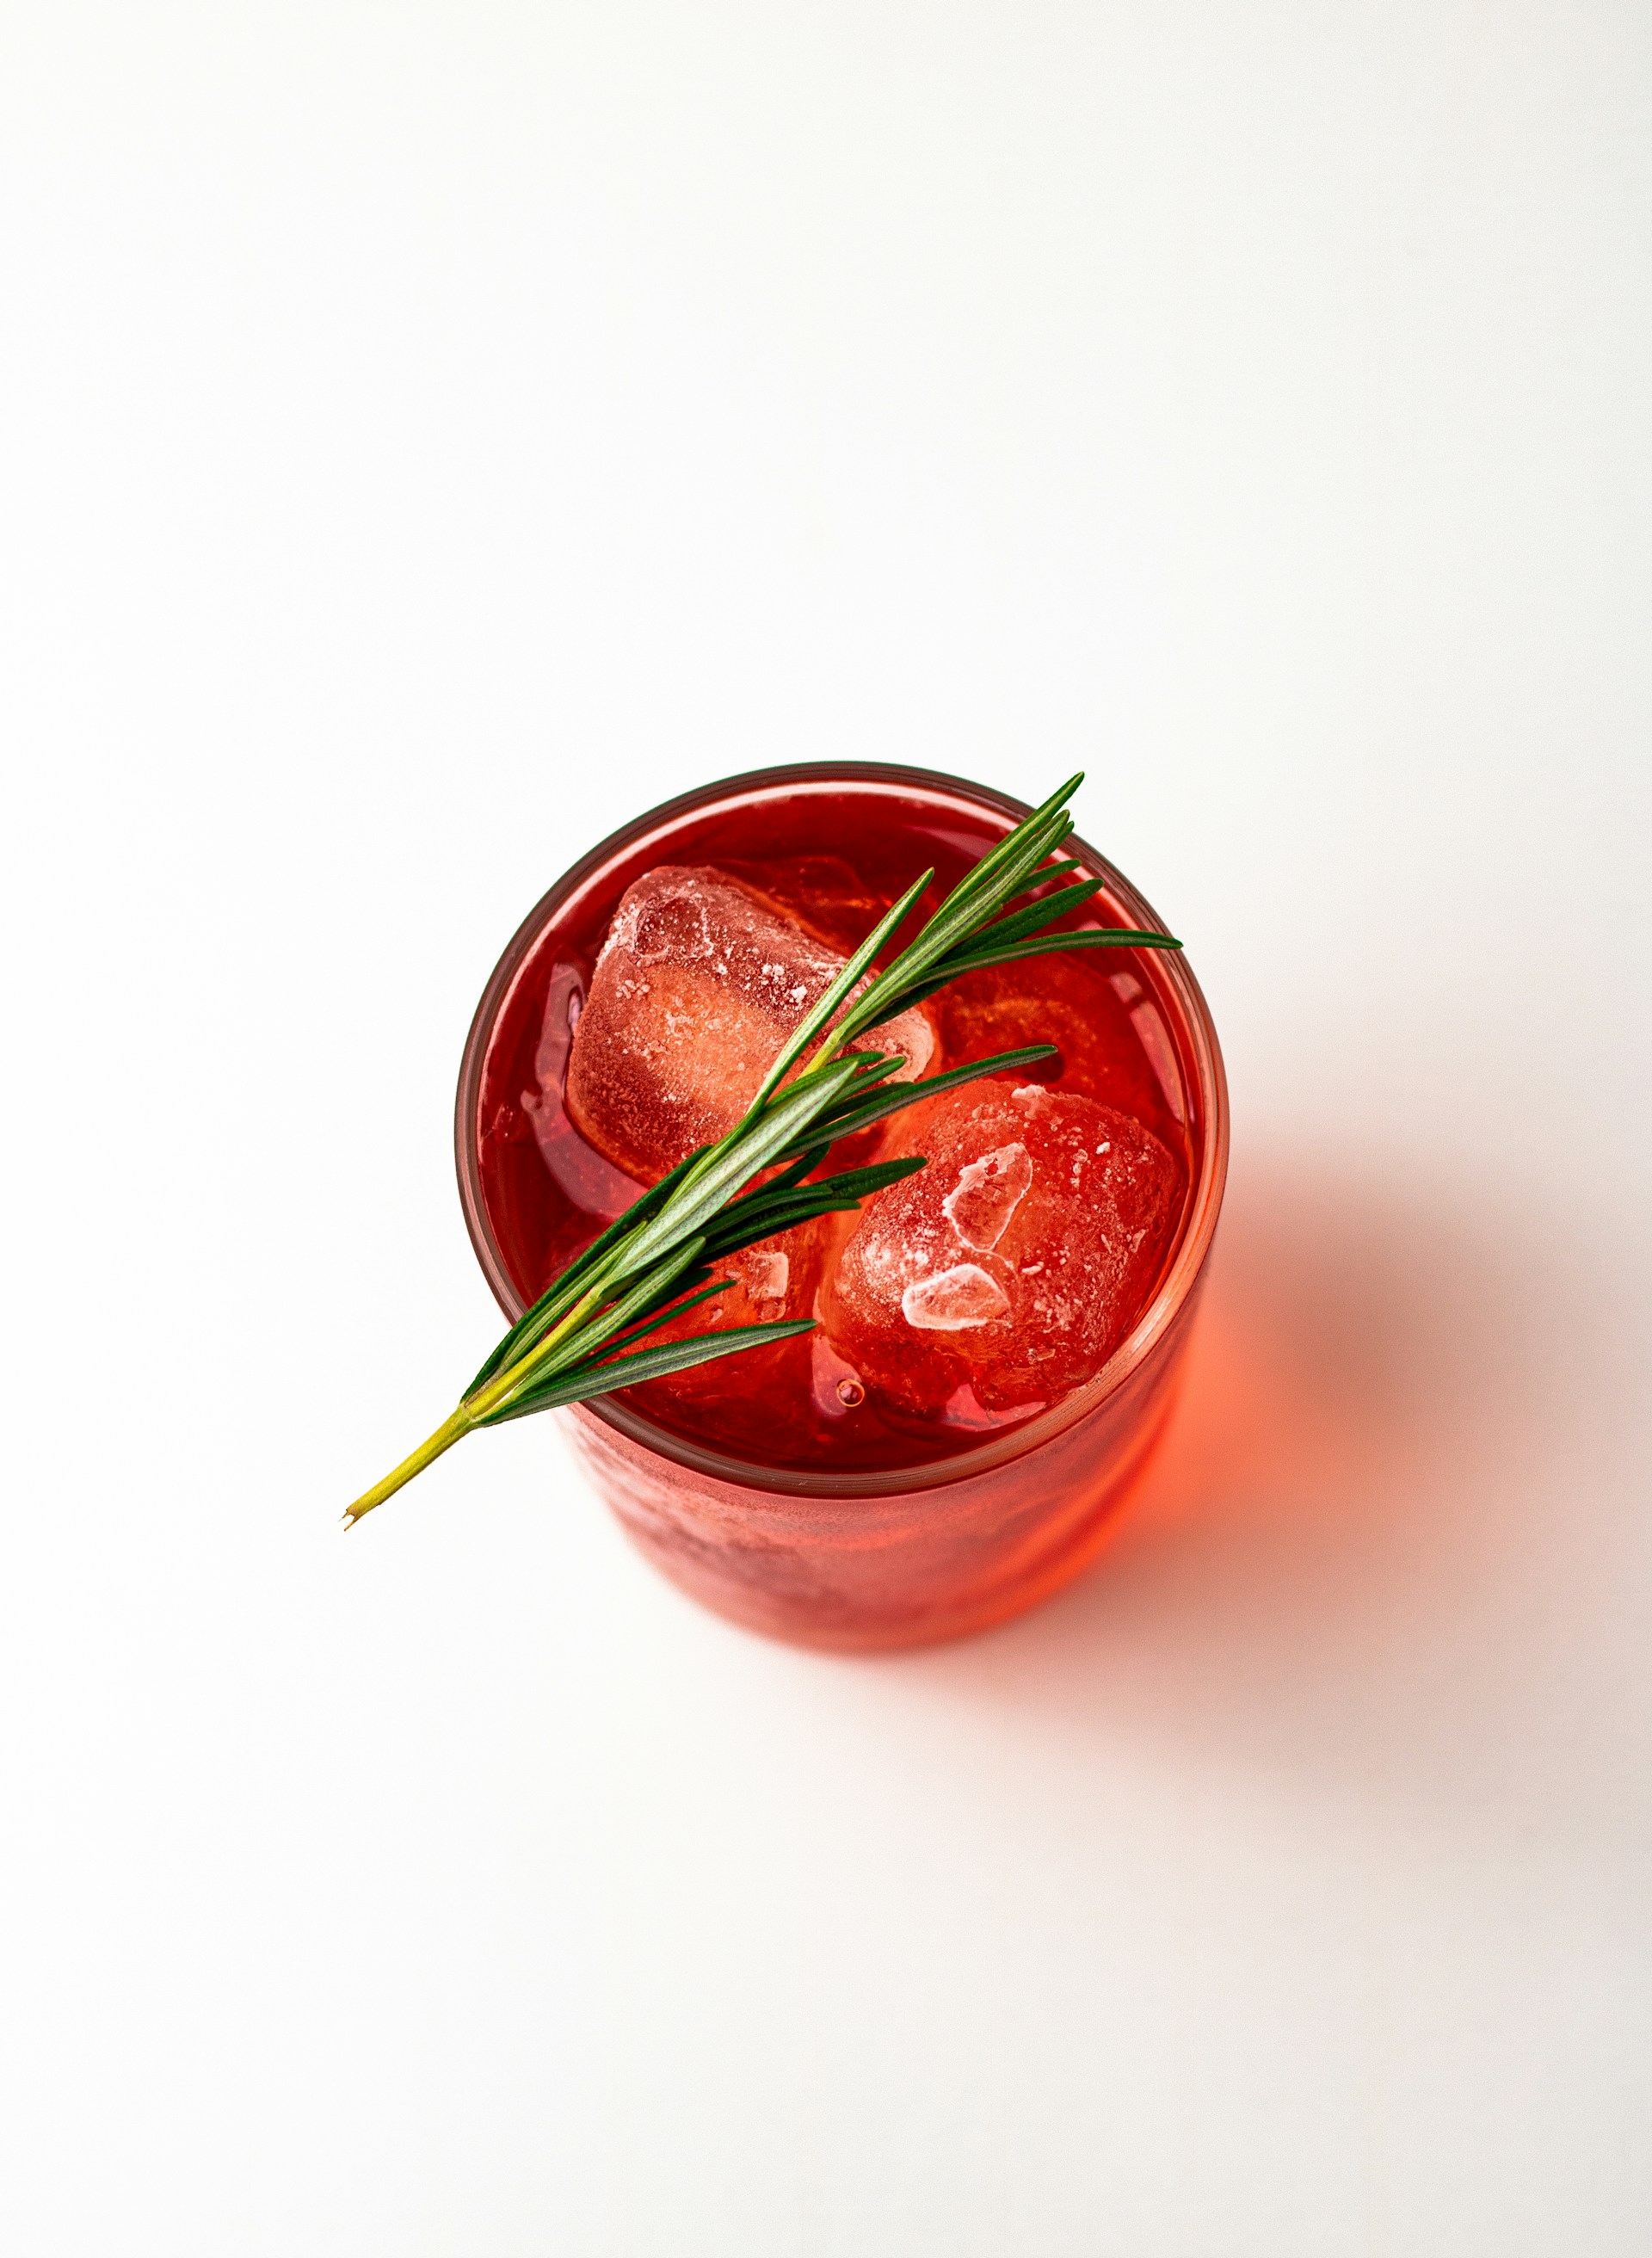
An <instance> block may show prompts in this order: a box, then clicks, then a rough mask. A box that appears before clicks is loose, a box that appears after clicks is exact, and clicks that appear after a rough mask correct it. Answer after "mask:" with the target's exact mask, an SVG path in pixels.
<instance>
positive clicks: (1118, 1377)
mask: <svg viewBox="0 0 1652 2258" xmlns="http://www.w3.org/2000/svg"><path fill="white" fill-rule="evenodd" d="M846 795H847V796H848V797H849V798H851V799H853V800H854V803H855V804H856V806H857V808H858V806H859V805H860V803H861V802H862V801H864V803H865V816H864V820H865V821H866V823H867V824H868V825H869V826H870V825H880V826H884V827H888V826H890V825H897V824H899V823H901V822H903V821H905V822H907V823H909V824H911V825H913V826H914V827H921V828H924V829H925V830H926V831H927V832H928V833H929V834H932V835H933V836H936V837H939V838H954V839H958V838H965V839H968V841H970V842H971V846H970V851H971V852H973V853H979V852H981V851H982V845H983V844H986V843H990V841H991V840H992V839H994V838H997V837H1002V836H1003V834H1004V833H1005V832H1006V831H1008V830H1010V828H1011V827H1012V826H1013V825H1014V824H1015V823H1017V821H1019V820H1020V819H1021V818H1022V817H1023V816H1025V814H1026V813H1028V810H1027V809H1026V807H1025V806H1023V805H1022V803H1021V802H1019V801H1018V800H1015V799H1010V798H1008V797H1007V796H1006V795H1004V794H1003V793H1002V792H993V791H990V790H989V789H987V788H986V787H985V786H983V785H975V784H969V783H967V782H964V781H963V780H961V779H960V778H954V777H947V776H942V775H938V774H934V773H932V772H931V771H929V770H919V769H908V768H897V767H892V766H886V765H883V764H882V763H863V762H837V763H819V764H809V765H805V766H798V767H795V768H777V769H769V770H762V771H759V772H757V773H755V774H751V775H747V776H740V777H734V778H729V779H728V780H727V781H726V782H724V783H721V784H717V785H708V786H706V787H705V788H704V789H703V790H701V791H698V792H690V793H688V794H685V795H684V797H683V798H681V799H674V800H671V801H670V802H668V803H667V804H666V805H665V806H663V807H658V808H656V809H654V810H652V811H651V812H650V813H648V814H646V815H642V816H640V817H638V818H637V820H635V822H633V823H629V824H627V825H626V826H625V827H624V828H623V829H622V830H620V831H618V832H616V833H614V834H613V837H611V838H609V839H606V840H605V841H603V842H602V844H601V845H600V846H599V847H597V848H595V849H593V850H592V852H591V853H590V854H589V855H587V856H585V857H584V858H583V860H581V861H580V862H578V863H576V864H575V865H574V867H573V868H572V870H570V871H569V872H568V873H567V874H566V876H565V877H562V878H560V879H559V880H558V881H557V884H555V885H554V886H553V887H552V888H551V889H550V891H549V893H547V894H546V895H545V897H544V898H543V899H542V901H541V902H540V903H539V904H538V905H536V907H535V909H534V910H533V912H531V914H530V915H529V916H528V918H527V920H525V921H524V923H523V924H522V926H521V928H520V930H519V931H518V932H517V934H516V935H515V937H514V939H513V941H511V943H510V946H509V947H508V948H507V949H506V951H505V954H504V955H503V956H502V957H501V958H500V962H499V964H498V966H497V967H496V968H495V969H494V972H493V977H492V978H491V979H490V981H489V982H488V983H487V987H486V991H484V994H483V997H482V1000H481V1002H480V1004H479V1006H478V1008H477V1012H476V1017H475V1019H474V1021H473V1022H472V1024H471V1032H470V1037H469V1040H468V1041H467V1042H466V1044H465V1047H464V1061H463V1063H462V1066H461V1068H460V1073H459V1087H458V1101H457V1113H456V1121H455V1142H456V1150H457V1163H458V1176H459V1191H460V1196H461V1198H462V1200H463V1203H464V1217H465V1221H466V1224H467V1225H468V1226H469V1229H470V1233H471V1243H472V1244H473V1246H475V1249H476V1253H477V1258H478V1260H479V1262H480V1263H481V1266H482V1268H483V1271H484V1273H485V1274H486V1277H487V1281H488V1283H489V1284H490V1286H491V1287H492V1288H493V1293H494V1295H495V1296H496V1298H497V1299H498V1301H499V1303H500V1308H501V1309H502V1310H504V1311H505V1312H506V1315H507V1317H510V1318H512V1319H514V1318H515V1317H519V1316H520V1315H521V1312H522V1310H523V1309H524V1307H525V1306H526V1305H527V1303H528V1299H530V1298H531V1296H532V1293H533V1291H534V1290H535V1282H533V1281H531V1280H529V1281H522V1280H519V1279H518V1278H517V1277H516V1276H515V1275H513V1270H512V1267H511V1263H510V1261H509V1260H507V1253H506V1245H507V1243H508V1237H509V1233H508V1230H507V1232H505V1233H504V1234H503V1235H501V1232H500V1230H499V1228H498V1227H497V1225H498V1224H499V1222H500V1218H496V1217H495V1216H494V1215H493V1214H491V1213H490V1211H489V1205H488V1200H487V1196H486V1187H485V1172H484V1169H483V1166H482V1157H481V1154H482V1141H483V1139H484V1136H485V1135H486V1133H488V1125H489V1120H490V1118H493V1110H494V1096H495V1092H494V1090H493V1089H491V1088H490V1061H491V1059H492V1058H493V1054H494V1052H495V1050H496V1048H497V1047H500V1043H501V1030H502V1029H507V1026H508V1023H509V1021H510V1019H511V1014H512V1008H513V1001H514V999H520V998H522V997H524V996H525V995H528V994H529V992H530V991H531V992H532V993H535V994H536V993H537V992H539V991H541V990H542V989H543V988H544V987H545V985H546V983H547V982H548V979H549V978H551V977H554V976H555V968H556V966H557V962H558V960H559V957H560V956H566V955H569V954H570V952H572V951H574V950H575V949H576V948H578V946H580V945H582V944H581V943H580V942H579V941H578V940H577V938H576V937H577V936H585V937H586V939H585V943H584V944H583V945H585V946H587V947H588V937H589V935H590V934H592V932H593V931H595V932H599V931H600V928H601V927H602V926H603V925H606V919H607V917H608V916H609V915H610V914H611V913H612V911H613V907H614V905H616V904H617V902H618V900H619V898H620V895H621V894H622V893H623V892H624V891H625V889H626V887H627V886H628V885H629V884H631V883H632V881H633V880H634V879H635V878H636V877H639V876H640V875H641V874H642V871H644V870H649V869H650V868H652V867H653V866H654V865H655V864H656V863H664V862H678V863H684V862H686V863H692V862H697V861H705V860H714V859H716V858H717V856H719V855H722V856H729V855H731V854H737V853H738V852H739V850H740V847H741V841H742V838H743V836H744V835H745V834H746V833H747V832H748V831H749V830H750V829H751V828H752V827H754V826H757V827H762V826H764V825H767V826H769V827H772V826H773V824H774V823H775V821H776V820H781V821H783V822H791V823H792V824H793V827H794V828H795V829H796V831H797V834H798V836H799V837H800V838H807V837H808V836H809V834H810V830H811V823H812V811H814V812H816V813H818V812H819V811H821V810H824V809H826V807H828V806H837V807H838V808H839V810H840V809H841V806H842V803H843V800H844V798H845V796H846ZM1062 852H1063V854H1064V855H1069V854H1070V855H1072V856H1075V857H1076V858H1077V859H1078V860H1079V861H1080V862H1081V863H1082V864H1083V866H1084V874H1085V875H1086V876H1089V877H1099V878H1100V879H1102V880H1103V893H1102V894H1101V895H1100V896H1099V897H1098V898H1097V901H1096V905H1095V906H1096V907H1097V909H1098V910H1099V912H1101V914H1102V916H1103V918H1104V920H1106V921H1109V922H1113V923H1117V924H1120V925H1125V926H1131V927H1137V928H1138V929H1141V930H1158V931H1164V930H1166V927H1164V925H1163V924H1162V921H1161V920H1159V917H1158V916H1157V915H1156V913H1155V912H1154V911H1153V910H1152V907H1151V906H1150V905H1148V904H1147V903H1146V902H1145V900H1144V899H1143V898H1142V897H1141V895H1140V894H1138V892H1137V891H1136V890H1135V889H1134V887H1132V886H1131V884H1130V883H1129V882H1128V880H1127V879H1125V878H1124V877H1122V876H1121V874H1120V873H1119V872H1118V871H1117V870H1114V869H1113V868H1112V866H1111V865H1110V863H1107V862H1105V861H1104V860H1103V857H1102V856H1099V855H1097V854H1096V853H1095V851H1094V849H1091V848H1089V847H1087V846H1086V845H1085V844H1084V843H1083V842H1082V841H1078V840H1073V841H1068V842H1067V845H1066V846H1065V847H1064V848H1063V849H1062ZM920 866H921V863H920ZM1130 962H1131V969H1132V971H1133V973H1134V975H1135V976H1136V978H1137V979H1138V981H1139V983H1141V986H1142V990H1143V998H1142V1005H1141V1006H1140V1009H1141V1011H1142V1012H1144V1013H1145V1019H1146V1022H1147V1025H1148V1028H1149V1030H1150V1032H1151V1035H1152V1040H1151V1043H1150V1045H1149V1048H1150V1050H1151V1053H1152V1058H1153V1063H1154V1066H1155V1069H1156V1070H1157V1072H1158V1075H1159V1081H1160V1083H1162V1084H1163V1085H1164V1087H1165V1089H1166V1092H1167V1094H1168V1095H1169V1097H1170V1099H1171V1103H1172V1104H1173V1108H1174V1109H1175V1110H1176V1111H1178V1113H1179V1116H1180V1118H1181V1120H1182V1121H1183V1123H1184V1125H1185V1128H1186V1132H1187V1137H1188V1155H1189V1189H1188V1198H1187V1202H1186V1205H1185V1208H1184V1211H1183V1215H1182V1219H1181V1228H1180V1232H1179V1236H1178V1238H1177V1239H1176V1241H1175V1244H1174V1246H1173V1249H1172V1252H1171V1254H1170V1256H1169V1258H1168V1260H1167V1262H1166V1267H1165V1268H1164V1270H1163V1271H1162V1273H1161V1274H1160V1277H1159V1286H1158V1289H1157V1291H1156V1292H1155V1293H1154V1295H1153V1297H1152V1301H1151V1302H1150V1303H1149V1304H1148V1306H1147V1307H1146V1308H1145V1310H1143V1311H1142V1313H1141V1315H1140V1317H1139V1318H1138V1321H1137V1323H1136V1324H1135V1325H1134V1327H1133V1328H1132V1329H1131V1332H1130V1334H1129V1335H1128V1337H1127V1338H1125V1339H1124V1342H1123V1343H1122V1344H1121V1345H1120V1346H1119V1347H1118V1348H1117V1351H1116V1352H1115V1353H1114V1354H1113V1356H1112V1357H1111V1358H1110V1360H1109V1362H1108V1363H1107V1364H1106V1366H1105V1367H1103V1370H1102V1371H1101V1372H1099V1373H1098V1374H1096V1376H1095V1379H1094V1380H1092V1381H1090V1382H1088V1385H1087V1386H1085V1387H1083V1388H1080V1389H1078V1390H1077V1391H1076V1392H1074V1394H1073V1395H1069V1396H1067V1398H1066V1399H1065V1400H1064V1401H1062V1402H1059V1403H1057V1404H1055V1405H1054V1406H1053V1407H1052V1408H1051V1409H1049V1410H1048V1411H1046V1412H1043V1413H1041V1414H1039V1415H1038V1416H1037V1417H1032V1418H1030V1419H1028V1420H1026V1421H1025V1423H1023V1424H1020V1425H1017V1426H1014V1427H1012V1428H1009V1429H1005V1430H1003V1431H999V1432H997V1433H996V1434H991V1435H989V1436H988V1437H987V1438H986V1439H984V1440H983V1441H982V1442H981V1443H980V1444H979V1445H976V1446H975V1447H971V1448H968V1449H965V1450H963V1451H961V1452H959V1453H958V1454H957V1455H955V1456H952V1457H948V1458H942V1459H936V1460H934V1461H932V1462H931V1463H928V1464H925V1465H920V1466H900V1467H897V1468H893V1469H888V1470H883V1471H878V1470H866V1469H863V1468H861V1469H847V1468H846V1469H843V1470H833V1468H831V1467H830V1466H822V1465H820V1464H818V1463H817V1464H813V1465H809V1466H796V1467H788V1466H774V1465H756V1464H749V1463H746V1462H743V1461H742V1460H741V1459H739V1458H737V1457H734V1456H732V1455H730V1454H729V1453H728V1452H725V1451H721V1450H718V1449H713V1448H709V1447H705V1446H704V1445H701V1444H699V1443H697V1442H695V1441H693V1440H691V1439H689V1438H685V1437H684V1436H683V1435H681V1434H678V1433H674V1432H671V1431H667V1430H666V1429H665V1428H663V1427H662V1426H660V1425H659V1424H656V1422H654V1421H653V1420H651V1419H650V1418H649V1417H647V1416H646V1414H645V1413H643V1412H642V1410H641V1409H638V1408H637V1406H636V1405H635V1403H633V1402H628V1401H627V1400H626V1399H625V1398H624V1397H621V1396H617V1395H616V1396H608V1397H604V1398H601V1399H599V1400H598V1401H596V1402H591V1403H583V1404H578V1405H576V1406H574V1407H573V1408H572V1409H570V1410H567V1411H564V1412H556V1413H552V1414H550V1415H549V1416H550V1417H555V1418H558V1419H560V1420H562V1422H563V1423H564V1431H565V1433H566V1434H567V1436H568V1438H569V1439H570V1440H571V1444H572V1446H573V1449H574V1452H575V1454H576V1456H577V1458H578V1460H579V1461H580V1463H581V1464H582V1466H584V1468H585V1472H586V1473H587V1474H588V1475H589V1477H590V1479H591V1480H592V1484H593V1485H594V1487H595V1488H596V1489H597V1491H598V1494H599V1495H600V1496H601V1497H603V1498H604V1499H605V1500H606V1502H607V1504H608V1505H609V1507H610V1508H611V1509H612V1510H613V1512H614V1514H615V1515H616V1516H618V1518H619V1520H620V1524H621V1526H622V1527H623V1528H624V1530H626V1532H627V1535H628V1536H629V1537H631V1538H632V1539H633V1540H634V1541H635V1544H637V1546H638V1547H639V1549H640V1550H641V1551H642V1552H643V1553H644V1554H645V1555H646V1556H647V1557H648V1559H650V1560H651V1561H652V1562H653V1563H654V1565H655V1566H656V1567H657V1568H658V1569H660V1570H661V1571H662V1573H663V1574H665V1575H666V1576H668V1577H670V1580H672V1582H674V1583H675V1584H677V1585H678V1586H680V1587H681V1588H682V1589H683V1590H684V1591H685V1592H687V1593H689V1594H691V1595H692V1597H694V1598H695V1599H697V1600H699V1601H703V1602H704V1603H705V1605H706V1606H707V1607H710V1608H715V1609H716V1610H717V1611H718V1612H719V1613H720V1614H721V1615H727V1616H729V1617H731V1618H732V1619H733V1620H734V1621H735V1622H740V1623H742V1624H745V1625H746V1626H748V1628H750V1629H752V1630H760V1631H763V1632H766V1633H768V1634H769V1635H770V1636H771V1637H778V1638H784V1639H790V1640H792V1641H795V1642H798V1643H799V1644H806V1645H812V1646H820V1647H831V1648H840V1649H847V1650H866V1649H875V1648H886V1647H899V1646H909V1645H918V1644H925V1643H927V1642H930V1641H934V1640H939V1639H949V1638H957V1637H963V1636H964V1635H966V1634H968V1633H969V1632H972V1631H976V1630H983V1629H985V1628H986V1627H988V1626H989V1625H990V1624H993V1623H996V1622H1002V1621H1003V1619H1004V1618H1005V1617H1007V1616H1010V1615H1016V1614H1018V1613H1019V1612H1021V1610H1023V1609H1024V1608H1029V1607H1032V1606H1033V1605H1035V1604H1036V1603H1037V1602H1038V1601H1040V1600H1042V1599H1045V1598H1047V1597H1048V1596H1049V1595H1050V1594H1052V1593H1053V1592H1055V1591H1056V1590H1058V1589H1059V1588H1060V1587H1061V1586H1062V1585H1064V1584H1066V1583H1067V1582H1068V1581H1069V1580H1070V1579H1071V1578H1073V1577H1074V1576H1075V1575H1076V1574H1077V1573H1079V1572H1080V1570H1081V1569H1082V1568H1083V1567H1084V1566H1086V1565H1087V1564H1088V1561H1089V1560H1090V1559H1092V1558H1093V1557H1094V1555H1095V1552H1096V1551H1097V1550H1098V1549H1099V1548H1100V1546H1101V1544H1102V1543H1103V1540H1104V1538H1105V1537H1106V1536H1107V1534H1108V1531H1109V1529H1110V1524H1111V1523H1112V1521H1113V1518H1114V1516H1115V1515H1116V1514H1117V1511H1118V1509H1119V1508H1120V1506H1121V1505H1122V1504H1123V1503H1124V1501H1125V1499H1126V1497H1127V1496H1128V1495H1129V1493H1130V1491H1131V1488H1132V1487H1133V1486H1134V1485H1135V1483H1136V1482H1137V1480H1138V1478H1139V1476H1140V1474H1141V1473H1142V1471H1143V1469H1144V1468H1145V1465H1146V1463H1147V1460H1148V1458H1149V1456H1150V1454H1151V1453H1152V1449H1153V1446H1154V1445H1155V1444H1156V1442H1157V1441H1158V1439H1159V1436H1160V1434H1161V1432H1162V1431H1163V1428H1164V1424H1165V1422H1166V1417H1167V1414H1168V1412H1169V1410H1170V1408H1171V1404H1172V1401H1173V1392H1174V1383H1175V1380H1176V1376H1177V1374H1178V1370H1179V1367H1180V1365H1181V1359H1182V1355H1183V1353H1184V1351H1185V1350H1186V1347H1187V1345H1188V1335H1189V1330H1190V1327H1191V1325H1192V1323H1193V1319H1194V1316H1195V1307H1196V1303H1197V1300H1198V1295H1199V1289H1200V1284H1201V1280H1202V1275H1203V1271H1204V1267H1205V1261H1206V1258H1207V1256H1208V1255H1209V1251H1210V1245H1211V1240H1212V1238H1213V1236H1214V1233H1215V1231H1216V1217H1217V1213H1218V1211H1219V1210H1220V1207H1221V1204H1222V1193H1223V1182H1224V1179H1225V1175H1226V1170H1227V1153H1228V1101H1227V1087H1226V1082H1225V1079H1224V1076H1223V1065H1222V1054H1221V1051H1220V1049H1219V1047H1218V1046H1217V1042H1216V1030H1215V1028H1214V1027H1213V1026H1212V1025H1211V1020H1210V1014H1209V1010H1208V1009H1207V1007H1206V1005H1205V1001H1204V998H1203V996H1202V994H1201V993H1200V990H1199V985H1198V983H1197V981H1196V980H1195V977H1194V976H1193V972H1192V969H1191V968H1190V966H1189V965H1188V961H1187V958H1186V955H1185V954H1183V953H1181V952H1179V951H1170V950H1145V949H1144V950H1138V951H1134V952H1132V953H1131V958H1130ZM517 1016H518V1018H519V1019H520V1018H521V1012H520V1010H519V1012H518V1014H517ZM1132 1016H1134V1014H1133V1015H1132ZM507 1040H508V1038H507ZM494 1080H495V1081H497V1076H496V1075H495V1076H494Z"/></svg>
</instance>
